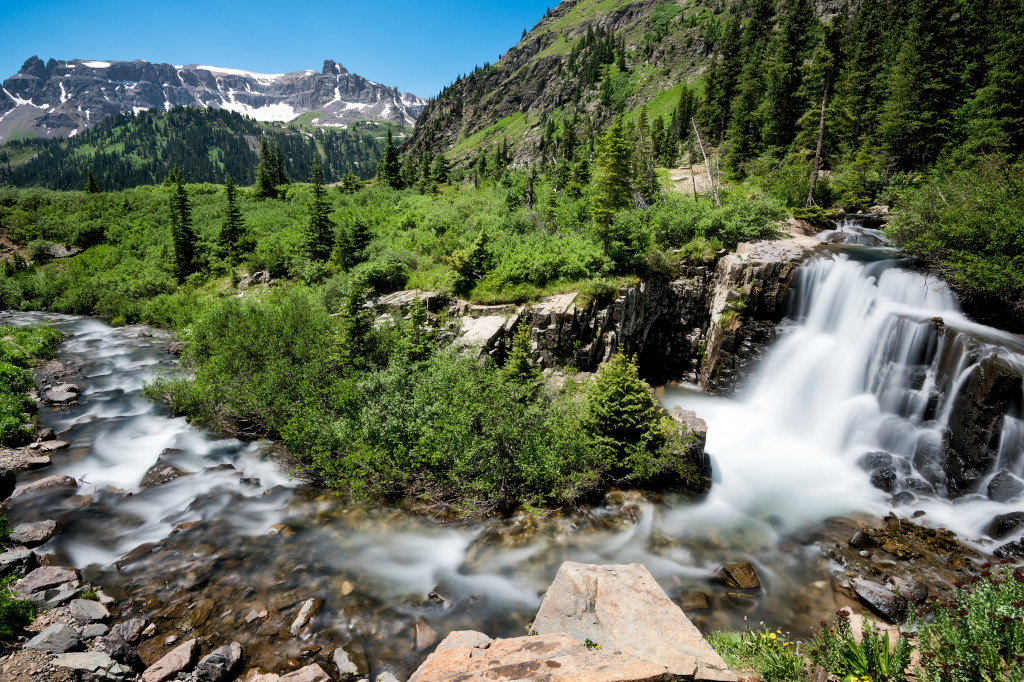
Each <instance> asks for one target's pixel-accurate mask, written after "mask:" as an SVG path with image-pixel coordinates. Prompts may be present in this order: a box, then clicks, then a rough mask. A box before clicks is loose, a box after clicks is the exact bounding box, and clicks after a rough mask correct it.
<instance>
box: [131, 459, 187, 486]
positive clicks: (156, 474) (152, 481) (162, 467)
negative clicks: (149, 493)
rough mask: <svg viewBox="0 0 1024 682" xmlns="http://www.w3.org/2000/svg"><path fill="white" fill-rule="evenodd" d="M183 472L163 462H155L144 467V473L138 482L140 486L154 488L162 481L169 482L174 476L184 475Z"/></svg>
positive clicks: (162, 482)
mask: <svg viewBox="0 0 1024 682" xmlns="http://www.w3.org/2000/svg"><path fill="white" fill-rule="evenodd" d="M185 475H186V474H185V472H184V471H182V470H181V469H179V468H177V467H175V466H171V465H170V464H165V463H163V462H157V463H156V464H154V465H153V466H151V467H149V468H148V469H146V473H145V474H144V475H143V476H142V481H140V482H139V487H140V488H155V487H156V486H158V485H163V484H164V483H170V482H171V481H173V480H174V479H176V478H181V477H182V476H185Z"/></svg>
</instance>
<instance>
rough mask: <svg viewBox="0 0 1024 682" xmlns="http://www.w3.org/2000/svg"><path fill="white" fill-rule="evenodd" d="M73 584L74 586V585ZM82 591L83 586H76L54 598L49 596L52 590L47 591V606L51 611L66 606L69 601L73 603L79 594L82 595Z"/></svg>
mask: <svg viewBox="0 0 1024 682" xmlns="http://www.w3.org/2000/svg"><path fill="white" fill-rule="evenodd" d="M71 584H72V585H74V583H71ZM82 589H83V588H82V587H81V586H75V587H72V588H70V589H67V590H61V591H60V592H58V593H57V594H56V595H54V596H52V597H50V596H49V594H50V592H52V590H47V592H46V594H47V597H48V598H47V600H46V606H47V607H48V608H51V609H54V608H57V607H58V606H63V605H64V604H67V603H68V602H69V601H71V600H72V599H74V598H75V597H77V596H78V595H79V594H81V592H82Z"/></svg>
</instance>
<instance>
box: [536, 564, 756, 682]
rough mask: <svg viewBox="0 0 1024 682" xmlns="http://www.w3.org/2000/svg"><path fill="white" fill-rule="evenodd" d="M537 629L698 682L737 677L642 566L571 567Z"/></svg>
mask: <svg viewBox="0 0 1024 682" xmlns="http://www.w3.org/2000/svg"><path fill="white" fill-rule="evenodd" d="M533 629H534V631H536V632H537V633H539V634H541V635H548V634H558V633H568V634H569V635H570V636H572V637H573V638H574V639H575V640H576V641H577V642H578V643H580V644H583V643H585V642H586V640H588V639H589V640H591V641H593V642H597V643H598V644H600V645H601V646H602V647H608V648H609V649H613V648H614V649H621V650H623V651H627V652H629V654H630V655H631V656H633V657H635V658H637V659H639V660H640V661H646V662H650V663H653V664H656V665H658V666H662V667H663V668H664V669H665V670H666V671H667V673H668V674H670V675H679V676H688V677H690V678H692V679H697V680H721V681H725V680H730V681H735V680H736V675H735V674H734V673H733V672H732V671H731V670H729V667H728V666H727V665H726V663H725V661H723V660H722V658H721V657H720V656H719V655H718V654H717V653H715V650H714V649H712V648H711V646H710V645H709V644H708V643H707V642H706V641H705V640H704V637H703V636H702V635H701V634H700V631H699V630H697V628H696V627H694V625H693V624H692V623H691V622H690V620H689V619H688V618H687V617H686V615H685V614H684V613H683V611H682V609H680V608H679V607H678V606H677V605H676V604H674V603H672V601H671V600H670V599H669V598H668V596H667V595H666V594H665V592H664V591H663V590H662V589H661V587H660V586H659V585H658V583H657V582H655V580H654V577H653V576H652V575H651V574H650V572H648V570H647V569H646V568H644V567H643V566H642V565H640V564H629V565H624V566H594V565H589V564H578V563H575V562H571V561H567V562H565V563H564V564H562V566H561V568H559V569H558V575H557V576H556V577H555V581H554V582H553V583H552V584H551V587H549V588H548V591H547V594H545V595H544V600H543V601H542V602H541V605H540V609H539V610H538V611H537V617H536V618H534V621H533Z"/></svg>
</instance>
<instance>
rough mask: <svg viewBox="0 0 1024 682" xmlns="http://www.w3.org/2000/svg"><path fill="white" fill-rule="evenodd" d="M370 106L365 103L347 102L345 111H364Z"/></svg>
mask: <svg viewBox="0 0 1024 682" xmlns="http://www.w3.org/2000/svg"><path fill="white" fill-rule="evenodd" d="M369 106H370V105H369V104H367V103H365V102H345V109H359V110H360V111H362V110H363V109H366V108H367V107H369Z"/></svg>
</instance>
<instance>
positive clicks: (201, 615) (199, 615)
mask: <svg viewBox="0 0 1024 682" xmlns="http://www.w3.org/2000/svg"><path fill="white" fill-rule="evenodd" d="M213 607H214V602H213V600H212V599H200V600H199V601H198V602H196V605H195V608H193V609H192V610H191V611H189V614H188V625H189V627H190V628H192V629H193V630H194V629H196V628H199V627H202V626H203V624H205V623H206V621H207V620H209V619H210V614H211V613H212V612H213Z"/></svg>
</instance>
